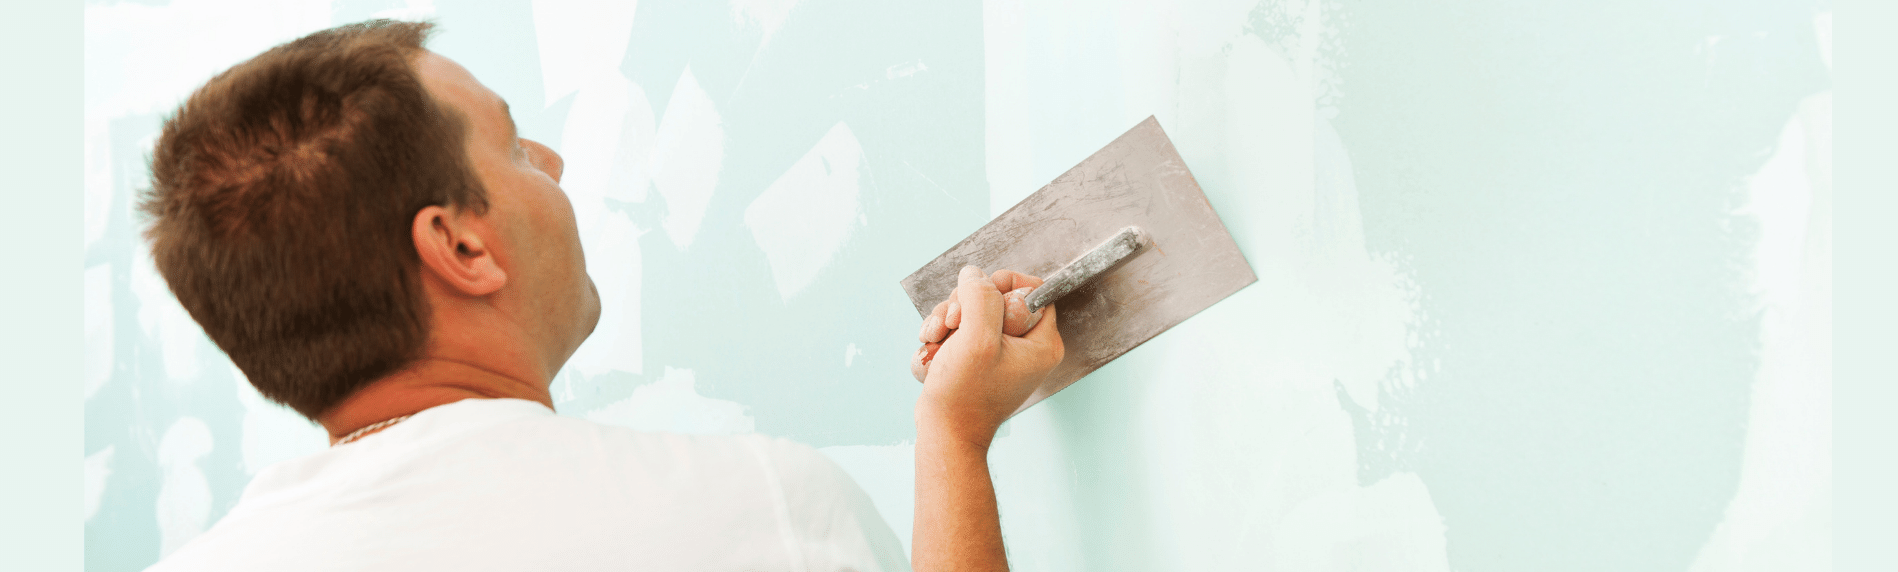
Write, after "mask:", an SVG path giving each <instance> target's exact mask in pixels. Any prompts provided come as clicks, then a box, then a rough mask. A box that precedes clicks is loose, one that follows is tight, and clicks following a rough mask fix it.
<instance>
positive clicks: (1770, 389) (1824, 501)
mask: <svg viewBox="0 0 1898 572" xmlns="http://www.w3.org/2000/svg"><path fill="white" fill-rule="evenodd" d="M1831 145H1832V93H1831V92H1830V91H1828V92H1823V93H1820V94H1818V95H1814V96H1811V97H1808V98H1806V100H1805V101H1803V102H1801V103H1800V106H1799V109H1798V112H1797V113H1795V114H1794V115H1793V117H1792V119H1791V120H1790V121H1788V122H1787V125H1786V127H1785V129H1784V130H1783V131H1781V133H1780V139H1779V144H1778V148H1777V150H1776V151H1775V152H1774V154H1773V156H1772V157H1771V158H1769V159H1767V161H1766V163H1765V164H1763V165H1761V166H1760V170H1759V171H1758V172H1757V173H1755V174H1754V175H1753V176H1752V177H1751V178H1750V180H1749V181H1748V182H1747V188H1748V191H1749V194H1750V200H1749V202H1748V204H1747V205H1746V206H1745V207H1743V208H1741V209H1740V211H1739V212H1738V213H1736V214H1739V215H1742V216H1750V217H1752V218H1754V219H1755V221H1756V222H1757V223H1758V225H1759V226H1758V228H1759V238H1758V242H1757V243H1756V244H1755V246H1754V252H1753V273H1752V274H1753V276H1752V278H1753V280H1752V282H1753V284H1752V287H1753V294H1754V298H1755V299H1756V300H1758V302H1759V304H1760V308H1759V309H1758V310H1759V313H1758V314H1757V315H1759V316H1760V354H1759V355H1760V365H1759V371H1758V372H1757V374H1756V378H1755V380H1754V383H1753V391H1752V398H1751V399H1750V400H1749V401H1748V403H1749V404H1750V410H1749V411H1748V413H1747V423H1746V445H1745V449H1744V452H1743V453H1742V455H1743V456H1742V458H1741V463H1740V482H1739V485H1738V488H1737V490H1736V491H1735V492H1734V495H1733V500H1732V501H1730V502H1729V504H1728V505H1727V510H1726V518H1725V519H1724V520H1723V521H1722V522H1721V523H1720V524H1719V525H1718V526H1716V527H1715V528H1714V531H1713V534H1712V535H1711V536H1710V537H1709V538H1708V540H1707V543H1706V544H1704V545H1702V546H1701V549H1700V553H1699V554H1698V556H1697V557H1696V558H1695V561H1694V564H1693V566H1692V567H1691V568H1690V570H1692V571H1694V572H1712V571H1725V570H1785V569H1794V568H1798V569H1813V570H1826V569H1830V568H1831V567H1832V566H1831V564H1832V517H1831V514H1832V147H1831Z"/></svg>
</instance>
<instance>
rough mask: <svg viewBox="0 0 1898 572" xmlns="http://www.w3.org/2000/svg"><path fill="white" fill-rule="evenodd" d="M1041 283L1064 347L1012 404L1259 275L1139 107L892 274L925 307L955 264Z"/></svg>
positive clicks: (949, 283)
mask: <svg viewBox="0 0 1898 572" xmlns="http://www.w3.org/2000/svg"><path fill="white" fill-rule="evenodd" d="M971 265H973V266H978V267H981V268H982V269H983V270H985V271H990V272H992V271H995V270H1002V269H1007V270H1014V271H1016V272H1021V273H1023V274H1029V275H1033V276H1039V277H1042V278H1043V279H1044V281H1045V282H1044V283H1043V284H1042V285H1041V286H1040V287H1038V288H1036V289H1035V290H1034V291H1032V292H1030V293H1028V295H1027V297H1026V302H1027V305H1028V307H1029V309H1030V310H1031V311H1032V310H1036V309H1039V308H1040V307H1042V306H1045V305H1048V304H1053V305H1054V306H1055V307H1056V308H1058V309H1059V312H1060V321H1059V326H1060V328H1061V340H1062V343H1063V345H1064V346H1065V347H1066V349H1067V353H1066V357H1065V358H1064V359H1062V361H1061V364H1060V365H1058V366H1055V369H1054V371H1053V372H1050V373H1049V374H1048V377H1047V379H1045V380H1043V381H1042V383H1041V385H1040V386H1039V387H1037V388H1036V389H1035V392H1034V393H1033V394H1032V395H1030V396H1029V397H1028V400H1027V402H1025V403H1023V404H1022V405H1021V407H1020V408H1018V409H1016V410H1015V412H1016V413H1021V412H1022V411H1023V410H1026V409H1028V408H1029V407H1031V406H1033V405H1034V404H1036V403H1039V402H1041V400H1043V399H1047V398H1048V397H1049V396H1051V395H1054V394H1055V392H1058V391H1061V390H1062V389H1064V388H1066V387H1068V386H1069V385H1072V384H1073V383H1074V382H1076V381H1079V380H1080V379H1081V378H1082V377H1085V376H1087V374H1089V373H1092V372H1093V371H1094V370H1096V369H1100V367H1101V366H1104V365H1107V362H1110V361H1113V360H1114V358H1118V357H1120V356H1121V355H1123V354H1126V353H1127V352H1129V351H1132V350H1133V349H1134V348H1135V347H1138V346H1139V345H1140V344H1143V343H1146V341H1147V340H1150V339H1153V337H1154V336H1157V335H1160V333H1161V332H1164V331H1166V330H1167V329H1168V328H1172V327H1173V326H1175V325H1178V324H1179V323H1180V322H1183V321H1186V319H1187V318H1190V317H1192V316H1193V315H1194V314H1197V313H1199V312H1200V311H1201V310H1204V309H1206V308H1208V307H1210V306H1212V305H1213V304H1214V303H1216V302H1218V301H1220V300H1223V299H1225V298H1226V296H1229V295H1231V294H1232V293H1234V292H1237V291H1239V289H1240V288H1244V287H1246V286H1247V285H1249V284H1252V283H1253V282H1256V281H1258V276H1257V275H1255V274H1253V272H1252V266H1251V265H1250V264H1247V263H1246V259H1245V256H1244V255H1242V254H1241V253H1240V252H1239V245H1238V244H1237V243H1235V242H1233V239H1232V235H1231V234H1230V233H1228V232H1227V231H1226V225H1225V224H1223V223H1221V222H1220V221H1219V215H1218V214H1216V213H1214V212H1213V207H1212V204H1211V203H1208V202H1207V201H1206V194H1205V193H1204V192H1202V191H1200V188H1199V182H1198V181H1195V180H1194V179H1193V174H1192V173H1191V172H1189V171H1187V169H1186V162H1185V161H1183V160H1181V159H1180V154H1179V151H1178V150H1175V149H1174V148H1173V141H1172V140H1170V139H1167V136H1166V132H1165V131H1162V130H1161V129H1160V122H1159V120H1157V119H1155V118H1153V117H1148V118H1147V119H1146V120H1145V121H1142V122H1140V124H1139V125H1135V126H1134V128H1133V129H1130V130H1128V131H1127V132H1126V133H1124V134H1122V135H1121V136H1120V137H1119V138H1116V139H1114V141H1113V142H1112V143H1108V144H1107V146H1106V147H1104V148H1102V149H1101V150H1100V151H1097V152H1095V153H1094V154H1093V155H1091V156H1089V157H1088V158H1087V159H1086V160H1083V161H1081V163H1080V164H1079V165H1075V166H1074V168H1072V169H1068V172H1066V173H1062V174H1061V176H1060V177H1056V178H1055V180H1054V181H1053V182H1051V183H1048V185H1047V186H1045V187H1042V188H1041V190H1038V191H1035V193H1034V194H1032V195H1029V196H1028V198H1025V199H1022V201H1021V202H1019V203H1016V204H1015V206H1014V207H1011V208H1009V209H1008V211H1006V212H1003V213H1002V214H1001V215H1000V216H997V217H995V219H994V220H991V221H989V223H988V224H986V225H983V226H982V228H980V229H977V230H976V231H975V233H974V234H971V235H969V237H968V238H965V239H963V240H962V242H959V243H957V244H956V245H955V246H954V247H951V248H950V249H949V250H948V251H947V252H944V253H942V255H941V256H937V257H936V259H935V260H931V261H929V263H928V264H924V265H923V267H922V268H920V269H918V270H917V271H916V272H915V273H913V274H910V275H909V276H908V277H907V278H904V279H903V280H902V284H903V290H904V291H905V292H908V293H909V299H910V303H912V304H914V305H915V306H916V311H917V313H918V314H920V315H922V316H924V317H928V316H929V314H930V311H931V310H932V309H933V308H935V306H936V304H937V303H938V302H941V301H942V300H944V299H946V298H947V297H948V296H949V295H950V294H951V293H953V292H954V291H955V288H956V282H957V275H958V273H960V272H961V270H962V267H964V266H971Z"/></svg>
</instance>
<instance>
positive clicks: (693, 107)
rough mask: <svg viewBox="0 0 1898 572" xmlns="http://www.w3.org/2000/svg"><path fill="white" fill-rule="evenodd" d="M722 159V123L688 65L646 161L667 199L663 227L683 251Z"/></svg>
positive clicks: (708, 201)
mask: <svg viewBox="0 0 1898 572" xmlns="http://www.w3.org/2000/svg"><path fill="white" fill-rule="evenodd" d="M724 160H725V125H724V119H723V118H722V117H720V116H719V114H718V106H717V105H716V104H714V103H713V102H712V98H711V96H709V95H706V93H705V90H704V89H703V88H700V87H699V81H698V78H697V77H694V76H693V75H692V68H691V67H689V66H688V67H686V68H685V72H684V73H682V74H680V75H679V83H678V85H675V86H673V88H672V98H671V99H668V100H667V101H666V112H665V115H664V116H663V117H662V118H661V119H660V120H659V131H658V132H657V133H655V134H654V135H653V148H652V156H651V159H650V164H651V172H652V184H653V189H654V190H656V191H658V192H659V194H660V196H663V197H665V199H666V219H665V221H664V222H663V223H661V226H663V227H665V229H666V236H668V237H670V238H671V239H672V243H673V244H675V245H677V246H678V247H679V248H680V249H681V250H683V249H685V248H686V247H689V246H691V245H692V239H693V238H694V237H697V236H698V232H699V223H700V222H703V221H704V219H705V208H706V207H707V206H708V205H710V204H711V202H712V191H713V190H714V189H716V188H717V187H718V173H719V170H720V169H721V168H723V163H724Z"/></svg>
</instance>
